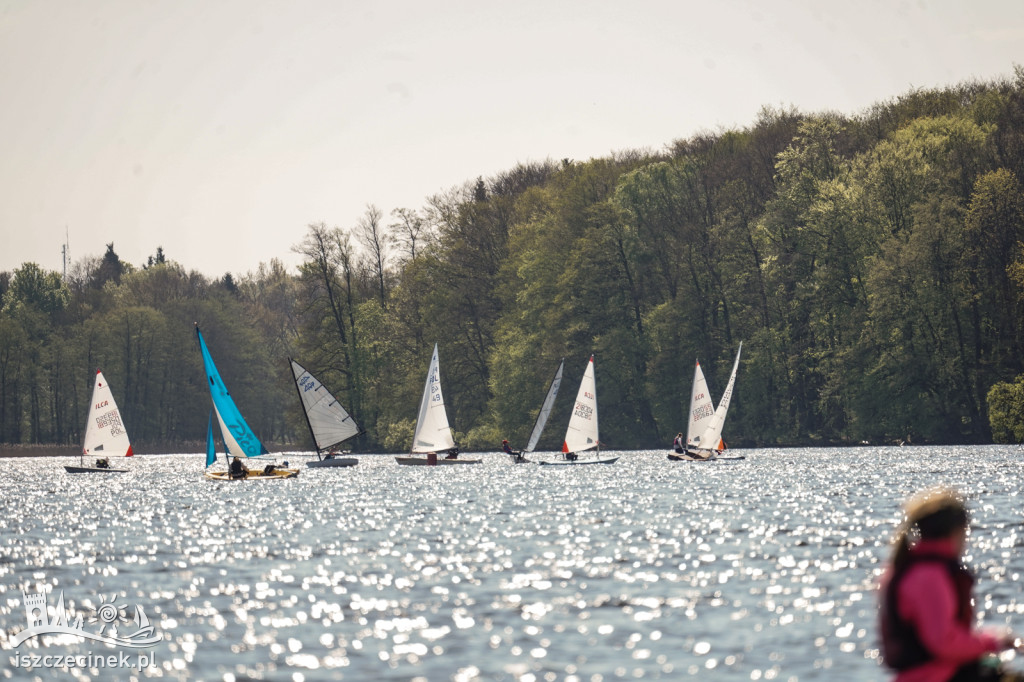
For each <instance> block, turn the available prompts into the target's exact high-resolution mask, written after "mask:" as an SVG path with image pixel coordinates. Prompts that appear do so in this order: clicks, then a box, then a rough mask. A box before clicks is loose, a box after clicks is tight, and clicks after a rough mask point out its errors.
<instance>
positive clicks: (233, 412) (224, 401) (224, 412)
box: [196, 324, 299, 481]
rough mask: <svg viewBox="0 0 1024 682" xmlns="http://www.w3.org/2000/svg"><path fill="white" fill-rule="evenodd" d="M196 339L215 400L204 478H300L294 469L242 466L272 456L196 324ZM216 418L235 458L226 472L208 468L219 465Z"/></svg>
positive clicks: (226, 479) (209, 425)
mask: <svg viewBox="0 0 1024 682" xmlns="http://www.w3.org/2000/svg"><path fill="white" fill-rule="evenodd" d="M196 339H197V340H198V342H199V351H200V353H202V355H203V368H204V370H205V372H206V383H207V385H208V386H209V387H210V398H211V399H212V400H213V410H212V412H211V414H210V421H209V424H208V425H207V429H206V466H207V470H206V472H205V474H204V477H205V478H208V479H212V480H216V481H245V480H253V479H258V478H262V479H281V478H294V477H295V476H298V475H299V472H298V471H297V470H295V469H289V468H287V467H282V466H278V465H277V464H268V465H266V466H264V467H263V469H262V471H261V470H255V471H250V470H249V469H248V467H246V466H245V465H244V464H243V463H242V458H248V457H259V456H261V455H269V454H270V453H269V452H268V451H267V449H266V448H265V447H263V443H261V442H260V439H259V438H257V437H256V434H255V433H253V430H252V429H251V428H249V425H248V424H247V423H246V421H245V418H244V417H243V416H242V413H241V412H240V411H239V410H238V406H237V405H235V401H234V399H233V398H232V397H231V394H230V393H228V389H227V386H225V385H224V381H223V379H221V377H220V372H218V371H217V366H216V365H215V364H214V363H213V356H211V355H210V349H209V348H207V347H206V341H205V340H204V339H203V334H202V332H200V331H199V325H198V324H196ZM214 416H216V417H217V425H218V426H219V427H220V437H221V440H222V441H223V442H224V445H225V447H226V448H227V450H228V452H229V453H231V455H232V456H233V457H234V460H233V461H232V463H231V465H230V467H229V468H228V470H227V471H222V472H218V471H210V470H209V467H210V465H212V464H213V463H214V462H215V461H216V454H215V452H214V448H213V418H214Z"/></svg>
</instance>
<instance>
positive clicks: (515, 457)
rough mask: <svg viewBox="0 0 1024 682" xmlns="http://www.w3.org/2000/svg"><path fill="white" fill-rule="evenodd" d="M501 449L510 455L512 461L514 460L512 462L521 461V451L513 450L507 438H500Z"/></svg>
mask: <svg viewBox="0 0 1024 682" xmlns="http://www.w3.org/2000/svg"><path fill="white" fill-rule="evenodd" d="M501 449H502V450H504V451H505V453H506V454H508V455H511V456H512V461H514V462H522V461H523V459H524V457H523V453H522V452H520V451H519V450H513V449H512V446H511V445H509V442H508V439H507V438H505V439H502V441H501Z"/></svg>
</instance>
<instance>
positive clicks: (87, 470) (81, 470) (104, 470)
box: [64, 464, 128, 474]
mask: <svg viewBox="0 0 1024 682" xmlns="http://www.w3.org/2000/svg"><path fill="white" fill-rule="evenodd" d="M64 470H65V471H67V472H68V473H69V474H124V473H128V470H127V469H114V468H112V467H82V466H71V465H69V464H65V465H64Z"/></svg>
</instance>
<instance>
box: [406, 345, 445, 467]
mask: <svg viewBox="0 0 1024 682" xmlns="http://www.w3.org/2000/svg"><path fill="white" fill-rule="evenodd" d="M454 447H455V439H454V438H452V430H451V428H450V427H449V426H448V413H447V412H445V409H444V395H443V394H442V393H441V368H440V366H439V364H438V361H437V344H436V343H435V344H434V356H433V357H432V358H431V359H430V369H429V370H428V371H427V382H426V383H425V384H424V385H423V397H422V398H421V399H420V413H419V416H418V417H417V418H416V433H415V434H414V435H413V439H412V452H420V453H426V452H443V451H445V450H451V449H452V448H454Z"/></svg>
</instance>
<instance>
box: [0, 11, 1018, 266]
mask: <svg viewBox="0 0 1024 682" xmlns="http://www.w3.org/2000/svg"><path fill="white" fill-rule="evenodd" d="M1015 64H1024V2H1021V1H1020V0H1005V1H993V0H976V1H975V2H971V3H968V2H964V1H963V0H943V1H938V2H937V1H930V0H917V1H911V2H900V1H898V0H882V1H877V2H876V1H856V0H854V1H850V0H845V1H842V2H833V1H831V0H771V1H768V2H766V1H764V0H702V1H700V2H691V1H689V0H630V1H629V2H623V1H622V0H612V1H605V0H514V1H506V2H489V1H488V0H450V1H447V2H438V1H435V0H409V1H402V2H391V1H389V0H373V1H372V2H370V1H368V0H360V1H358V2H356V1H350V0H275V1H270V0H89V1H86V2H81V1H77V0H0V188H2V197H0V230H2V237H3V238H2V242H0V270H13V269H15V268H17V267H19V266H20V265H21V264H22V263H24V262H27V261H34V262H36V263H38V264H39V265H41V266H42V267H44V268H46V269H49V270H61V268H62V257H61V247H62V245H63V244H64V243H65V239H66V238H67V241H68V242H69V244H70V256H71V260H72V261H77V260H80V259H81V258H83V257H87V256H93V257H95V256H102V254H103V253H104V251H105V250H106V246H105V245H106V244H107V243H109V242H113V243H114V249H115V251H116V252H117V253H118V255H119V256H120V257H121V259H122V260H125V261H127V262H130V263H132V264H134V265H136V266H138V265H141V264H142V263H144V262H145V260H146V258H147V256H150V255H152V254H154V253H155V252H156V249H157V247H158V246H162V247H163V249H164V252H165V254H166V255H167V257H168V258H171V259H173V260H176V261H178V262H179V263H181V264H182V265H183V266H185V267H186V268H187V269H190V270H191V269H195V270H199V271H200V272H202V273H203V274H206V275H208V276H211V277H219V276H221V275H223V274H224V273H226V272H232V273H235V274H236V275H240V274H244V273H246V272H249V271H254V270H255V269H256V268H257V267H258V265H259V264H260V263H261V262H266V261H269V260H270V259H271V258H275V257H276V258H280V259H282V260H283V261H284V262H285V263H286V264H288V265H289V266H294V265H295V264H296V263H298V257H297V256H296V255H295V254H294V253H292V251H291V248H292V246H293V245H295V244H297V243H298V242H299V241H301V240H302V238H303V236H304V235H305V233H306V228H307V225H308V224H310V223H314V222H324V223H326V224H327V225H329V226H332V227H334V226H339V227H351V226H353V225H355V224H356V222H357V221H358V219H359V218H360V216H362V215H363V213H364V211H365V209H366V206H367V204H374V205H376V206H377V207H378V208H380V209H381V210H382V211H383V212H384V214H385V216H386V217H387V218H388V219H390V213H391V211H392V210H394V209H396V208H413V209H419V208H421V207H422V206H424V204H425V200H426V198H427V197H428V196H430V195H432V194H435V193H437V192H440V191H443V190H446V189H449V188H451V187H453V186H456V185H461V184H462V183H463V182H465V181H467V180H473V179H475V178H476V177H478V176H483V177H485V178H486V177H490V176H492V175H494V174H496V173H499V172H502V171H505V170H509V169H511V168H513V167H514V166H515V165H516V164H517V163H520V162H529V161H542V160H544V159H548V158H550V159H554V160H558V159H562V158H572V159H577V160H586V159H590V158H595V157H604V156H608V155H609V154H610V153H612V152H613V151H621V150H626V149H642V148H646V149H652V150H660V149H662V148H664V147H665V146H666V145H668V144H670V143H671V142H672V141H673V140H675V139H680V138H687V137H690V136H691V135H693V134H695V133H697V132H700V131H707V130H711V131H717V130H720V129H723V128H740V127H744V126H748V125H750V124H752V123H753V122H754V121H755V119H756V116H757V112H758V111H759V109H761V107H763V106H766V105H767V106H775V107H788V106H795V107H796V108H798V109H799V110H800V111H802V112H807V113H810V112H818V111H823V110H832V111H838V112H842V113H844V114H856V113H859V112H862V111H863V110H864V109H866V108H867V107H868V106H870V105H871V104H872V103H875V102H879V101H884V100H888V99H891V98H893V97H896V96H898V95H900V94H902V93H905V92H907V91H908V90H910V89H911V88H919V87H923V88H930V87H941V86H945V85H951V84H955V83H958V82H961V81H965V80H971V79H982V80H991V79H995V78H1001V77H1010V76H1012V74H1013V67H1014V65H1015Z"/></svg>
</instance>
